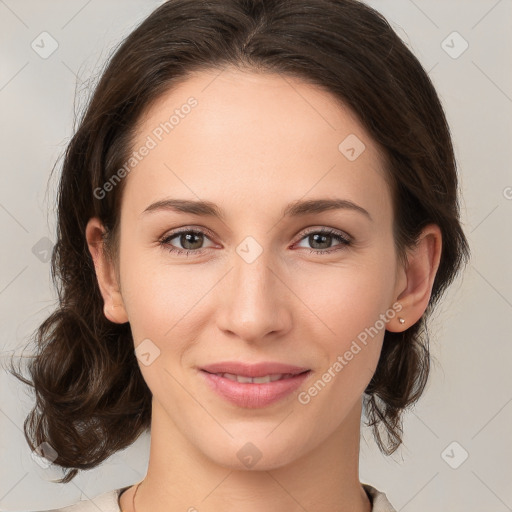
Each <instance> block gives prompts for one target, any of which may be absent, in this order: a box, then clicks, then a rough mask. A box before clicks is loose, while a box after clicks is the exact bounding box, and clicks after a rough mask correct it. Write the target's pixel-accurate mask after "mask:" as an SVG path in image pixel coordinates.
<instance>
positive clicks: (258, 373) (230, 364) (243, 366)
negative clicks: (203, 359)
mask: <svg viewBox="0 0 512 512" xmlns="http://www.w3.org/2000/svg"><path fill="white" fill-rule="evenodd" d="M200 369H201V370H204V371H207V372H208V373H231V374H233V375H242V376H244V377H264V376H266V375H272V374H278V373H291V374H293V375H297V374H299V373H303V372H305V371H308V370H309V368H301V367H299V366H293V365H290V364H283V363H276V362H270V361H269V362H262V363H256V364H249V363H241V362H238V361H223V362H220V363H214V364H209V365H207V366H202V367H201V368H200Z"/></svg>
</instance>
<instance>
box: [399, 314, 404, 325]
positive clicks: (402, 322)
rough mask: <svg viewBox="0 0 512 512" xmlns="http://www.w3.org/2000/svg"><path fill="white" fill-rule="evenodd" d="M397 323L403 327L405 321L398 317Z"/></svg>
mask: <svg viewBox="0 0 512 512" xmlns="http://www.w3.org/2000/svg"><path fill="white" fill-rule="evenodd" d="M398 321H399V322H400V323H401V324H402V325H403V324H405V320H404V319H403V318H402V317H401V316H399V317H398Z"/></svg>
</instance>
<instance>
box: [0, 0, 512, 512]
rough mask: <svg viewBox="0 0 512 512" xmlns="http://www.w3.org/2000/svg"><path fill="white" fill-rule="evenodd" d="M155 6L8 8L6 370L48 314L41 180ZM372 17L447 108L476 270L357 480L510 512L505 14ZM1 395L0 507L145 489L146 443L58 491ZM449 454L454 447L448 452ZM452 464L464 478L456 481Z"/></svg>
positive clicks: (20, 4)
mask: <svg viewBox="0 0 512 512" xmlns="http://www.w3.org/2000/svg"><path fill="white" fill-rule="evenodd" d="M160 3H162V2H161V1H148V0H146V1H141V0H139V1H135V0H131V1H127V0H123V1H120V0H115V1H114V0H108V1H100V0H89V1H87V0H55V1H43V0H32V1H29V0H18V1H16V0H0V51H1V60H0V62H1V67H0V106H1V114H2V117H1V119H2V121H1V127H2V137H1V138H0V154H1V157H2V163H1V168H2V171H1V172H2V180H1V189H0V227H1V230H2V237H1V239H2V244H1V246H2V249H1V271H0V308H1V309H0V315H1V316H0V320H1V325H2V329H1V332H0V351H1V352H2V357H3V358H4V360H5V357H6V356H8V355H10V354H11V353H12V352H13V351H16V352H17V353H19V352H21V350H22V349H23V347H24V346H25V343H26V340H27V336H28V335H29V334H30V333H31V332H32V330H33V329H35V328H36V327H37V325H38V323H39V322H41V321H42V320H43V319H44V318H45V316H46V315H47V314H48V313H49V311H51V309H52V307H53V304H54V298H55V295H54V292H53V289H52V288H51V286H50V280H49V263H48V262H45V261H42V260H44V259H45V252H44V244H45V242H44V241H43V242H40V240H41V239H44V238H45V237H48V238H50V239H53V238H54V204H55V186H56V180H53V181H52V182H51V183H50V185H49V188H48V192H47V182H48V177H49V173H50V170H51V168H52V166H53V164H54V163H55V161H56V160H57V158H58V157H59V155H60V154H61V153H62V152H63V150H64V148H65V145H66V142H67V141H68V140H69V138H70V136H71V134H72V129H73V104H74V101H75V88H77V89H78V94H77V108H78V107H79V106H80V105H82V104H83V103H84V101H86V99H87V94H88V93H89V89H88V88H87V87H88V80H89V78H90V77H91V76H92V75H93V74H95V73H96V72H97V71H98V70H99V69H100V68H99V67H100V66H101V65H102V64H103V62H104V60H105V59H106V58H107V57H108V54H109V52H110V49H111V48H112V47H113V46H114V44H117V43H118V42H119V41H121V39H122V38H123V37H124V36H125V35H126V34H128V32H129V31H131V30H132V29H133V28H134V27H135V26H136V25H137V24H138V23H139V22H140V21H141V20H142V19H143V18H144V17H145V16H146V15H147V14H149V13H150V12H151V11H152V10H153V9H154V8H155V7H156V6H157V5H159V4H160ZM371 5H373V6H374V7H376V8H377V9H378V10H380V11H381V12H382V13H383V14H384V15H385V16H386V17H387V18H388V20H389V21H390V22H391V24H392V25H393V27H394V28H395V30H397V32H398V33H399V35H400V36H401V37H402V38H403V39H404V40H405V41H406V43H407V44H408V45H409V46H410V48H411V49H412V50H413V52H414V53H415V54H416V55H417V56H418V58H419V59H420V61H421V62H422V64H423V65H424V67H425V69H427V70H428V71H429V73H430V76H431V77H432V80H433V81H434V84H435V85H436V87H437V89H438V91H439V94H440V96H441V99H442V102H443V104H444V106H445V108H446V111H447V116H448V120H449V123H450V125H451V129H452V133H453V137H454V142H455V148H456V154H457V158H458V162H459V169H460V179H461V190H462V194H463V201H462V220H463V226H464V229H465V231H466V234H467V237H468V238H469V241H470V244H471V248H472V256H473V257H472V261H471V264H470V265H469V266H468V267H467V271H466V273H465V274H464V275H463V277H462V278H459V279H458V281H457V282H456V283H455V284H454V285H453V286H452V288H451V289H450V291H449V293H448V294H447V295H446V296H445V300H444V302H443V304H442V307H441V308H439V310H438V312H437V314H436V316H435V318H434V319H433V321H431V324H430V325H431V335H432V338H431V347H432V352H433V355H434V356H435V358H436V362H435V363H434V366H433V371H432V374H431V378H430V381H429V385H428V388H427V391H426V392H425V394H424V396H423V397H422V399H421V400H420V402H419V404H418V405H417V407H416V408H414V409H413V410H412V411H411V412H410V413H409V414H408V415H407V416H406V417H405V421H404V429H405V437H404V445H403V446H402V447H401V448H400V449H399V450H398V451H397V452H395V454H393V455H392V456H391V457H388V458H386V457H385V456H383V455H382V454H381V453H380V452H379V451H378V449H377V447H376V445H375V443H374V441H373V439H372V436H371V432H370V431H369V430H368V429H366V430H365V431H364V432H363V439H362V443H361V468H360V476H361V481H363V482H367V483H370V484H372V485H374V486H375V487H377V488H378V489H380V490H383V491H384V492H386V493H387V495H388V497H389V499H390V501H391V503H392V504H393V505H394V506H395V507H396V508H397V510H399V511H404V512H409V511H411V512H412V511H415V512H421V511H430V510H439V511H450V512H456V511H465V512H472V511H475V512H476V511H482V510H486V511H488V510H492V511H495V512H502V511H503V512H505V511H507V510H512V485H510V484H511V482H512V462H511V461H512V436H511V429H510V425H511V420H512V404H511V401H512V385H511V384H512V377H511V372H510V369H509V367H510V361H511V360H512V359H511V356H512V343H511V337H510V319H511V313H512V272H511V265H510V251H511V238H510V235H511V233H512V230H511V222H510V219H511V214H512V173H511V169H510V156H511V150H510V147H511V142H512V138H511V124H512V123H511V113H512V71H511V67H510V64H509V62H510V56H511V49H512V37H511V19H512V2H511V0H500V1H496V0H478V1H476V0H472V1H469V0H450V1H447V0H445V1H442V2H441V1H427V0H415V1H412V0H380V1H377V0H374V1H372V2H371ZM43 31H47V32H48V33H49V34H51V36H52V37H53V38H54V39H55V40H56V41H57V42H58V48H57V50H56V51H55V52H54V53H53V54H52V55H51V56H49V57H48V58H46V59H43V58H41V56H40V55H39V54H38V53H36V52H35V51H34V50H33V49H32V47H31V43H32V41H34V40H36V42H37V41H38V40H40V39H38V36H39V35H40V34H41V32H43ZM453 31H457V32H458V33H459V34H460V36H462V38H463V39H464V40H465V41H467V43H468V44H469V47H468V49H467V50H466V51H465V52H464V53H462V54H461V55H460V56H458V58H453V56H450V55H449V54H448V53H447V52H446V51H445V49H446V50H448V51H449V52H451V53H452V55H454V54H455V53H458V52H459V51H460V50H461V49H462V48H463V46H462V45H463V44H464V41H463V40H462V39H460V38H459V36H457V35H455V36H453V35H452V36H450V37H449V38H448V39H446V38H447V37H448V36H449V35H450V34H452V32H453ZM443 41H445V43H444V44H443ZM443 46H444V49H443ZM450 47H451V48H450ZM46 48H48V46H46ZM77 84H78V85H77ZM80 91H82V92H80ZM59 168H60V162H59ZM36 244H39V245H36ZM41 244H42V245H41ZM34 246H36V249H35V250H34V251H33V248H34ZM34 252H35V253H37V254H34ZM25 355H29V354H28V353H27V352H25ZM0 393H1V403H0V455H1V464H0V510H2V511H6V510H9V511H15V510H16V511H36V510H43V509H49V508H53V507H61V506H65V505H69V504H71V503H74V502H76V501H78V500H79V499H80V498H81V497H85V496H87V497H94V496H96V495H98V494H100V493H101V492H104V491H106V490H110V489H114V488H118V487H121V486H123V485H129V484H132V483H134V482H137V481H139V480H141V479H142V478H143V477H144V475H145V472H146V468H147V456H148V447H149V437H144V438H141V439H140V440H139V442H137V443H135V444H134V445H133V446H132V447H130V448H129V449H127V450H125V451H124V452H122V453H118V454H116V455H115V456H113V457H112V458H111V459H110V460H109V461H108V463H105V464H103V465H102V466H101V467H99V468H98V469H96V470H91V471H86V472H82V473H80V474H79V476H78V477H76V478H75V479H74V480H73V481H72V482H71V483H69V484H67V485H63V484H55V483H52V482H51V479H52V478H55V477H56V476H61V475H62V473H61V472H60V471H58V470H57V469H55V468H54V469H52V468H50V469H47V470H44V469H43V468H41V467H40V466H38V465H37V464H36V463H35V462H34V461H33V460H32V458H31V454H30V451H29V449H28V446H27V445H26V443H25V440H24V437H23V434H22V425H23V420H24V419H25V416H26V414H27V413H28V411H29V410H30V408H31V407H32V400H31V396H30V394H29V393H28V392H27V391H26V389H25V388H24V387H22V386H21V384H19V383H18V381H16V380H15V379H14V378H12V377H11V376H9V375H8V374H6V373H5V372H0ZM454 441H455V442H456V443H458V444H456V445H451V443H453V442H454ZM450 445H451V446H450ZM447 447H448V450H446V449H447ZM465 452H467V453H468V458H467V459H466V460H465V461H464V462H462V464H461V461H462V460H463V457H464V453H465ZM448 462H450V463H451V464H452V465H458V464H460V465H459V466H458V468H457V469H454V468H452V467H451V466H450V465H449V464H448Z"/></svg>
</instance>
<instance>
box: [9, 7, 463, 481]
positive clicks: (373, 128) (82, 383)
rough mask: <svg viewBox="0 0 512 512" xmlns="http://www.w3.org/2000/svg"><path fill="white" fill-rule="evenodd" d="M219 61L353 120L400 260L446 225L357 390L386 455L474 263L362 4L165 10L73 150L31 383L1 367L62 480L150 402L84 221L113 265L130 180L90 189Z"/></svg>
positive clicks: (123, 439) (445, 176) (411, 64)
mask: <svg viewBox="0 0 512 512" xmlns="http://www.w3.org/2000/svg"><path fill="white" fill-rule="evenodd" d="M227 67H233V68H236V69H239V70H243V71H247V72H253V73H279V74H282V75H284V76H289V77H293V78H298V79H300V80H302V81H304V82H305V83H309V84H314V85H316V86H318V87H320V88H322V89H323V90H325V91H327V92H329V93H330V94H331V95H332V96H333V98H335V99H336V100H339V101H340V102H341V104H343V105H344V106H346V107H348V108H350V109H351V110H352V111H353V112H354V113H355V114H356V115H357V117H358V119H359V121H360V122H361V123H362V125H363V126H364V127H365V128H366V130H367V131H368V133H369V134H370V136H371V137H372V138H373V140H374V142H375V143H376V144H377V145H379V147H380V148H381V149H382V152H383V155H384V161H385V169H386V179H387V180H388V183H389V186H390V192H391V196H392V199H393V214H394V226H393V237H394V243H395V247H396V249H397V255H398V257H399V258H400V261H401V262H402V263H403V264H406V258H405V254H406V250H407V248H411V247H413V246H414V245H415V244H416V243H417V242H418V237H419V235H420V233H421V230H422V228H424V227H425V226H426V225H427V224H429V223H435V224H437V225H438V226H439V227H440V229H441V233H442V242H443V243H442V253H441V260H440V264H439V268H438V270H437V273H436V276H435V279H434V283H433V288H432V293H431V296H430V300H429V304H428V306H427V308H426V310H425V313H424V314H423V315H422V317H421V319H420V320H418V321H417V322H416V323H414V324H413V325H411V326H410V327H409V328H407V329H405V330H404V331H403V332H389V331H386V332H385V335H384V340H383V346H382V351H381V355H380V359H379V362H378V365H377V368H376V371H375V373H374V375H373V377H372V379H371V381H370V382H369V384H368V386H367V388H366V389H365V392H364V405H365V406H366V410H367V418H368V423H367V425H368V426H371V427H372V430H373V433H374V437H375V439H376V442H377V444H378V447H379V449H380V450H381V451H382V452H383V453H385V454H386V455H390V454H392V453H393V452H394V451H395V450H396V449H397V448H398V447H399V445H400V444H401V443H402V433H403V430H402V414H403V412H404V410H405V409H406V408H408V407H409V406H411V405H412V404H414V403H415V402H416V401H417V400H418V399H419V397H420V396H421V394H422V393H423V391H424V388H425V386H426V383H427V379H428V376H429V371H430V352H429V335H428V331H427V324H426V321H427V318H428V317H429V315H430V314H431V312H432V309H433V307H434V305H435V304H436V303H437V302H438V301H439V298H440V297H441V295H442V294H443V292H444V290H445V289H446V288H447V287H448V285H449V284H450V283H451V282H452V281H453V280H454V278H455V277H456V275H457V273H458V272H459V270H460V268H461V267H462V264H463V263H467V261H468V260H469V255H470V251H469V245H468V242H467V240H466V238H465V235H464V232H463V230H462V228H461V225H460V222H459V204H458V197H457V186H458V184H457V169H456V161H455V157H454V152H453V147H452V142H451V137H450V131H449V127H448V124H447V121H446V118H445V114H444V112H443V108H442V105H441V103H440V100H439V98H438V95H437V93H436V91H435V89H434V86H433V85H432V82H431V80H430V78H429V76H428V74H427V73H426V72H425V70H424V69H423V68H422V66H421V65H420V63H419V61H418V60H417V59H416V57H415V56H414V55H413V54H412V52H411V51H410V50H409V49H408V48H407V46H406V45H405V44H404V43H403V42H402V41H401V39H400V38H399V37H398V35H397V34H396V33H395V32H394V31H393V29H392V28H391V26H390V25H389V23H388V22H387V21H386V19H385V18H384V17H383V16H382V15H381V14H379V13H378V12H377V11H375V10H374V9H372V8H370V7H368V6H367V5H365V4H363V3H360V2H358V1H356V0H209V1H208V2H198V1H197V0H168V1H167V2H165V3H164V4H162V5H161V6H160V7H158V8H157V9H156V10H155V11H154V12H153V13H152V14H150V15H149V16H148V17H147V18H146V19H145V20H144V21H142V23H141V24H140V25H139V26H138V27H137V28H136V29H135V30H133V31H132V32H131V33H130V34H129V35H128V36H127V37H126V38H125V39H124V40H123V41H122V43H121V44H120V45H119V46H118V47H117V48H116V49H115V50H114V51H113V55H111V56H110V58H109V59H108V62H107V64H106V66H105V68H104V70H103V71H102V74H101V78H100V80H99V82H98V83H97V85H96V88H95V90H94V93H93V94H92V97H91V99H90V101H88V104H87V105H86V107H85V109H84V113H83V114H82V116H81V119H80V121H79V124H78V126H77V128H76V130H74V135H73V136H72V138H71V140H70V142H69V144H68V145H67V148H66V150H65V154H64V162H63V166H62V173H61V177H60V183H59V188H58V210H57V235H56V240H57V241H56V244H55V246H54V249H53V253H52V259H51V274H52V279H53V282H54V284H55V287H56V289H57V293H58V307H57V309H56V310H55V311H54V312H53V313H52V314H51V315H49V316H48V318H46V320H45V321H44V322H43V323H42V324H41V325H40V326H39V327H38V329H37V330H36V331H35V333H34V336H33V339H34V340H35V342H36V344H37V352H36V354H35V355H34V357H33V358H32V360H31V361H30V365H29V371H30V377H31V381H29V380H27V379H25V378H23V376H22V375H21V374H19V373H18V372H16V371H15V370H14V369H12V370H11V371H12V373H13V374H14V375H15V376H16V377H17V378H18V379H20V380H22V381H23V382H24V383H25V384H28V385H29V386H31V387H33V388H34V391H35V398H36V403H35V406H34V408H33V410H32V411H31V412H30V414H29V415H28V416H27V418H26V419H25V422H24V434H25V438H26V439H27V442H28V443H29V445H30V447H31V449H32V450H35V449H36V447H38V446H40V445H41V444H42V443H48V444H49V445H50V446H51V447H52V448H53V449H54V450H55V452H56V457H54V460H53V462H54V463H55V464H57V465H59V466H61V467H62V468H67V469H68V470H69V471H68V472H67V474H66V475H65V477H64V478H63V479H61V480H58V481H59V482H60V483H67V482H69V481H70V480H72V479H73V478H74V477H75V475H76V474H77V472H78V470H79V469H90V468H93V467H95V466H97V465H98V464H100V463H101V462H102V461H104V460H105V459H106V458H107V457H109V456H110V455H112V454H113V453H115V452H116V451H118V450H120V449H123V448H125V447H127V446H128V445H130V444H132V443H133V442H134V441H135V440H136V439H137V438H138V437H139V436H140V435H141V434H142V433H143V432H144V431H147V430H149V428H150V425H151V401H152V394H151V391H150V390H149V388H148V386H147V385H146V383H145V381H144V379H143V377H142V374H141V372H140V368H139V366H138V364H137V360H136V356H135V354H134V346H133V339H132V335H131V330H130V325H129V323H126V324H122V325H120V324H116V323H112V322H110V321H109V320H108V319H107V318H106V317H105V316H104V313H103V299H102V296H101V294H100V291H99V287H98V282H97V279H96V274H95V269H94V264H93V261H92V258H91V255H90V253H89V250H88V246H87V242H86V239H85V228H86V225H87V222H88V220H89V219H90V218H91V217H99V218H100V219H101V221H102V222H103V225H104V226H105V229H106V237H105V244H106V246H105V250H106V251H107V253H108V254H110V255H111V256H112V257H115V254H116V250H117V238H116V234H117V233H118V229H119V218H120V215H119V211H120V204H121V197H122V190H123V182H124V181H125V180H121V182H120V183H119V184H118V185H117V186H116V187H114V188H113V190H112V191H111V192H110V193H108V194H106V196H105V197H104V198H102V199H99V198H98V197H96V195H95V194H94V190H96V189H97V188H98V187H102V186H103V185H104V184H105V183H106V182H107V181H109V180H110V179H111V178H112V176H114V174H115V173H116V171H117V170H118V169H119V168H120V167H122V165H123V162H126V161H127V160H128V159H129V157H130V155H131V153H132V151H133V148H132V142H133V140H134V134H135V133H136V131H135V128H136V125H137V122H138V121H139V120H140V119H141V115H142V114H143V113H145V112H147V111H148V109H149V108H150V107H151V105H152V104H153V103H154V102H155V101H156V100H158V99H159V98H160V97H161V96H162V95H163V94H164V93H166V92H168V91H169V90H171V89H172V88H173V87H174V86H175V85H176V84H178V83H180V82H184V81H186V80H187V78H189V77H190V76H192V75H191V74H192V73H194V72H201V71H210V70H222V69H225V68H227ZM11 368H12V366H11ZM382 427H383V428H384V434H385V439H384V438H383V436H381V433H380V430H381V428H382Z"/></svg>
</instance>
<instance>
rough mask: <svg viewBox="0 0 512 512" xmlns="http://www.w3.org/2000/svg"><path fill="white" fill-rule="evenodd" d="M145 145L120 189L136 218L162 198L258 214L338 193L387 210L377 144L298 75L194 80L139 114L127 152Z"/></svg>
mask: <svg viewBox="0 0 512 512" xmlns="http://www.w3.org/2000/svg"><path fill="white" fill-rule="evenodd" d="M148 141H151V143H150V144H151V146H152V149H151V150H150V151H148V152H146V153H147V154H146V156H144V158H143V159H141V160H140V162H139V163H137V165H136V167H134V171H133V172H131V173H130V175H129V177H128V183H127V184H126V189H125V195H126V196H127V197H126V200H128V201H130V202H132V203H133V202H135V203H133V204H135V205H136V207H137V209H139V210H140V211H142V209H144V207H145V206H147V204H148V203H149V202H151V201H155V200H157V199H161V198H163V197H164V196H176V197H180V198H190V199H197V198H198V197H199V198H201V199H203V198H204V199H208V200H211V201H214V202H221V203H222V202H224V203H225V202H226V201H228V202H229V201H230V200H232V201H233V202H234V201H239V202H243V201H244V200H245V201H249V200H250V201H251V203H255V202H257V203H258V204H260V205H261V208H264V207H265V206H266V205H267V204H268V206H269V207H271V203H272V204H273V203H276V202H289V201H292V200H296V199H299V198H301V197H304V196H305V195H307V196H308V197H314V196H322V197H325V196H329V195H332V196H336V197H339V196H340V194H342V196H343V195H344V196H347V198H349V199H352V200H354V201H356V200H357V202H359V203H362V204H363V206H364V207H365V208H367V209H373V210H374V211H375V210H376V209H377V210H378V209H381V210H389V209H390V203H389V201H390V197H389V194H388V193H384V194H383V193H382V192H383V190H385V191H386V189H387V186H386V183H385V174H384V170H383V158H382V154H381V152H380V150H379V148H378V147H377V145H376V144H375V143H374V141H372V140H371V138H370V137H369V135H368V134H367V132H366V130H365V129H364V127H363V126H362V125H361V123H360V122H359V120H358V119H357V117H356V116H355V115H354V114H353V113H352V111H351V110H350V109H348V108H347V107H346V106H344V105H343V104H342V103H341V102H340V101H339V100H338V99H337V98H335V97H334V96H333V95H331V94H330V93H328V92H326V91H324V90H322V89H320V88H319V87H317V86H315V85H311V84H307V83H304V82H302V81H301V80H299V79H297V78H293V77H289V76H285V75H280V74H258V73H249V72H242V71H239V70H232V69H225V70H223V71H219V70H215V71H213V70H212V71H206V72H200V73H195V74H193V75H192V76H191V77H189V78H188V79H187V80H185V81H183V82H182V83H180V84H179V85H177V86H175V87H173V88H172V89H171V90H169V91H168V92H166V93H165V94H164V95H162V96H161V97H160V98H159V99H158V100H157V101H156V102H155V103H154V104H153V105H152V106H151V108H150V109H149V110H147V111H146V112H145V114H144V115H143V116H142V117H141V119H140V122H139V124H138V127H137V135H136V137H135V142H134V145H133V150H134V151H137V150H138V149H139V148H141V147H142V146H143V145H145V144H146V145H147V143H148ZM354 157H355V158H354ZM123 202H124V199H123ZM381 213H383V212H381Z"/></svg>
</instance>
